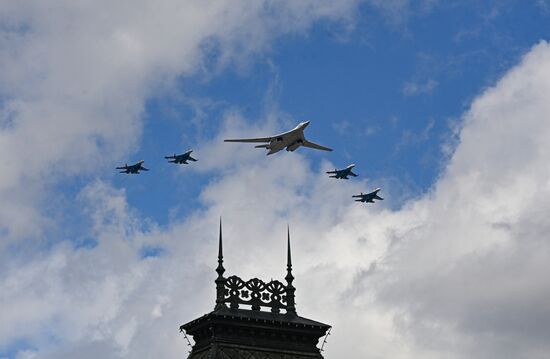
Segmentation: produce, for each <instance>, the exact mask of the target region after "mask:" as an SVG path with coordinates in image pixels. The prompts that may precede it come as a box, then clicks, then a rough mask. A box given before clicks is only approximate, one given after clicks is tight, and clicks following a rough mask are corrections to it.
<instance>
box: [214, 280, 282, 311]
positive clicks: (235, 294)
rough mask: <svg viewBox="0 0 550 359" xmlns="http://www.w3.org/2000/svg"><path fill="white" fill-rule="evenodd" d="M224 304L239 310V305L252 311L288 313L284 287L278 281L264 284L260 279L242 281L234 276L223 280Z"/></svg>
mask: <svg viewBox="0 0 550 359" xmlns="http://www.w3.org/2000/svg"><path fill="white" fill-rule="evenodd" d="M224 284H225V293H224V294H225V295H224V302H225V303H229V307H230V308H234V309H236V308H239V305H250V306H251V309H252V310H260V309H261V307H269V308H271V312H273V313H279V312H280V311H281V309H285V310H287V311H288V306H287V305H286V304H284V303H285V302H286V295H284V294H285V293H286V291H285V285H284V284H283V283H281V282H280V281H278V280H271V281H270V282H268V283H265V282H264V281H262V280H261V279H258V278H252V279H250V280H248V281H246V282H245V281H244V280H242V279H241V278H240V277H237V276H236V275H232V276H231V277H229V278H227V279H226V280H225V283H224Z"/></svg>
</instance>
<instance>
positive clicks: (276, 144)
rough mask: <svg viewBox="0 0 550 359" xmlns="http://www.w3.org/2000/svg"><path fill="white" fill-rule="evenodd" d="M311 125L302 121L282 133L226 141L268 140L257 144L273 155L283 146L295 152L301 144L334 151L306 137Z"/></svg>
mask: <svg viewBox="0 0 550 359" xmlns="http://www.w3.org/2000/svg"><path fill="white" fill-rule="evenodd" d="M308 125H309V121H305V122H302V123H300V124H299V125H298V126H296V127H294V128H293V129H292V130H290V131H287V132H284V133H281V134H279V135H275V136H271V137H258V138H239V139H231V140H224V141H225V142H252V143H254V142H267V143H264V144H262V145H257V146H255V147H256V148H265V149H266V150H267V154H268V155H271V154H273V153H275V152H279V151H280V150H282V149H283V148H286V150H287V151H290V152H293V151H294V150H296V149H297V148H298V147H300V146H304V147H309V148H314V149H316V150H323V151H332V149H330V148H328V147H324V146H321V145H318V144H316V143H313V142H309V141H308V140H306V138H305V137H304V129H305V128H306V127H307V126H308Z"/></svg>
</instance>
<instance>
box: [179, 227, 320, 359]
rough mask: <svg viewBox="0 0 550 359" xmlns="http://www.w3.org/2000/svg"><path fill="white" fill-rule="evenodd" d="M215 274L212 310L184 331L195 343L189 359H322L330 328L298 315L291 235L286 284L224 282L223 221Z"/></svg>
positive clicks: (229, 279) (233, 279)
mask: <svg viewBox="0 0 550 359" xmlns="http://www.w3.org/2000/svg"><path fill="white" fill-rule="evenodd" d="M216 272H217V273H218V277H217V278H216V280H215V283H216V305H215V307H214V310H213V311H212V312H210V313H208V314H205V315H203V316H202V317H200V318H197V319H195V320H192V321H190V322H189V323H186V324H183V325H182V326H181V327H180V331H185V332H186V333H187V334H189V335H191V336H193V339H194V341H195V345H194V346H193V349H192V351H191V354H190V355H189V357H188V359H222V358H223V359H241V358H242V359H313V358H315V359H319V358H320V359H322V358H323V356H322V355H321V353H320V351H319V349H318V348H317V343H318V342H319V338H321V337H322V336H324V335H325V334H326V332H327V330H328V329H329V328H330V326H329V325H327V324H323V323H320V322H317V321H314V320H311V319H307V318H303V317H300V316H298V314H297V313H296V306H295V300H294V299H295V296H294V292H295V291H296V289H295V288H294V286H293V285H292V282H293V281H294V276H293V275H292V256H291V250H290V230H288V238H287V274H286V277H285V282H286V283H285V284H283V283H282V282H280V281H278V280H271V281H269V282H264V281H262V280H261V279H258V278H253V279H250V280H248V281H245V280H243V279H241V278H240V277H238V276H236V275H232V276H229V277H224V273H225V268H224V267H223V243H222V228H221V220H220V234H219V245H218V267H217V268H216ZM242 305H246V306H250V309H244V308H241V306H242ZM262 309H268V310H262ZM283 311H284V312H283Z"/></svg>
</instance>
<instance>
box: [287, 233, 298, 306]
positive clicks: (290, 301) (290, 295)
mask: <svg viewBox="0 0 550 359" xmlns="http://www.w3.org/2000/svg"><path fill="white" fill-rule="evenodd" d="M285 280H286V287H285V292H286V306H287V309H286V312H287V314H291V315H296V304H295V297H294V292H296V288H294V286H293V285H292V282H293V281H294V276H293V275H292V256H291V251H290V226H289V225H287V258H286V277H285Z"/></svg>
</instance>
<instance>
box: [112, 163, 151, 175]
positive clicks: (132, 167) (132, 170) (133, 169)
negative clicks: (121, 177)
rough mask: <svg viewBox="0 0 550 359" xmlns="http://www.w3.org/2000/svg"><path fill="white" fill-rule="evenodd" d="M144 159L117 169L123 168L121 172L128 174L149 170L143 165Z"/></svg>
mask: <svg viewBox="0 0 550 359" xmlns="http://www.w3.org/2000/svg"><path fill="white" fill-rule="evenodd" d="M143 162H145V161H144V160H141V161H139V162H137V163H135V164H133V165H130V166H128V164H125V165H124V166H122V167H117V168H116V169H117V170H122V171H120V173H126V174H129V173H131V174H138V173H139V171H149V170H148V169H147V168H145V167H143Z"/></svg>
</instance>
